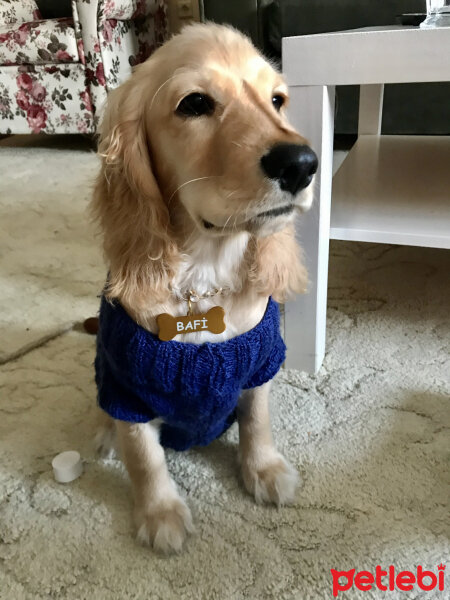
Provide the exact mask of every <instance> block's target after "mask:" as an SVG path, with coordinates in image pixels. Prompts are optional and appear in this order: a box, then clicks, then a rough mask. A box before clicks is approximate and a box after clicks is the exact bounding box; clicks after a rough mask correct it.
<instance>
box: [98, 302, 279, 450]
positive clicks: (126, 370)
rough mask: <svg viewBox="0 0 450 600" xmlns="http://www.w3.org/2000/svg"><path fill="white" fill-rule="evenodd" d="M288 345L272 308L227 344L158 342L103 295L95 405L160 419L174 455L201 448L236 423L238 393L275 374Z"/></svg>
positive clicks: (123, 415)
mask: <svg viewBox="0 0 450 600" xmlns="http://www.w3.org/2000/svg"><path fill="white" fill-rule="evenodd" d="M285 351H286V347H285V345H284V342H283V339H282V338H281V334H280V315H279V309H278V304H277V303H276V302H275V301H274V300H272V298H270V299H269V302H268V304H267V309H266V312H265V314H264V317H263V318H262V320H261V321H260V322H259V323H258V325H256V327H254V328H253V329H251V330H250V331H247V332H246V333H244V334H242V335H239V336H237V337H234V338H232V339H230V340H227V341H226V342H218V343H209V342H208V343H205V344H191V343H183V342H175V341H170V342H162V341H160V340H159V339H158V337H157V336H155V335H154V334H152V333H150V332H149V331H147V330H145V329H143V328H142V327H141V326H140V325H138V324H137V323H136V322H135V321H133V319H131V317H130V316H129V315H128V314H127V313H126V311H125V310H124V309H123V308H122V306H121V305H120V304H118V303H115V304H111V303H109V302H107V301H106V300H105V299H104V298H102V301H101V307H100V328H99V333H98V336H97V357H96V360H95V368H96V382H97V388H98V402H99V404H100V406H101V407H102V408H103V409H104V410H105V411H106V412H107V413H108V414H110V415H111V416H112V417H114V418H115V419H120V420H121V421H130V422H135V423H145V422H147V421H149V420H151V419H154V418H157V417H161V418H162V419H163V420H164V424H163V425H162V427H161V443H162V444H163V446H167V447H169V448H174V449H175V450H186V449H187V448H190V447H191V446H205V445H207V444H209V443H210V442H212V440H214V439H216V438H217V437H219V436H220V435H221V434H222V433H223V432H224V431H226V430H227V429H228V427H229V426H230V425H231V424H232V423H233V421H234V420H235V409H236V405H237V400H238V397H239V393H240V392H241V390H242V389H248V388H252V387H256V386H259V385H262V384H263V383H266V382H267V381H269V380H270V379H272V378H273V377H274V376H275V375H276V373H277V372H278V371H279V369H280V367H281V365H282V363H283V361H284V358H285Z"/></svg>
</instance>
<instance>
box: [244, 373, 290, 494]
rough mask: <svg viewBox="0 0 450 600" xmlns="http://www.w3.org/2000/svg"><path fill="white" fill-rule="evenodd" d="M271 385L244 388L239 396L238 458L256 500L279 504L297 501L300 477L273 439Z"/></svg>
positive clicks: (248, 488) (246, 484) (246, 482)
mask: <svg viewBox="0 0 450 600" xmlns="http://www.w3.org/2000/svg"><path fill="white" fill-rule="evenodd" d="M270 385H271V382H270V381H269V382H268V383H265V384H264V385H262V386H260V387H257V388H253V389H251V390H245V391H244V392H243V394H242V395H241V398H240V399H239V404H238V422H239V460H240V464H241V472H242V478H243V480H244V484H245V487H246V488H247V490H248V491H249V492H250V494H252V495H253V496H254V497H255V499H256V501H257V502H258V503H261V502H273V503H275V504H277V505H278V506H280V505H282V504H290V503H292V502H293V501H294V499H295V492H296V489H297V486H298V483H299V477H298V473H297V471H296V470H295V469H294V468H293V467H292V466H291V465H290V464H289V463H288V462H287V461H286V459H285V458H284V457H283V456H282V455H281V454H280V453H279V452H278V451H277V449H276V448H275V444H274V442H273V437H272V432H271V429H270V415H269V392H270Z"/></svg>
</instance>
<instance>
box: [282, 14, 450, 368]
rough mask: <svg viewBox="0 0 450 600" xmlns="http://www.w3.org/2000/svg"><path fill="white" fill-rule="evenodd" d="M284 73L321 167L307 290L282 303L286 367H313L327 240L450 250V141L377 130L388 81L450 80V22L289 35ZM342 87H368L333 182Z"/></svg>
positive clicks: (307, 245)
mask: <svg viewBox="0 0 450 600" xmlns="http://www.w3.org/2000/svg"><path fill="white" fill-rule="evenodd" d="M283 71H284V73H285V75H286V78H287V81H288V85H289V88H290V96H291V101H290V119H291V122H292V123H293V125H294V126H295V127H297V128H298V130H299V131H300V132H301V133H302V135H304V136H305V137H307V138H308V139H309V140H310V142H311V145H312V147H313V149H314V150H315V151H316V153H317V155H318V157H319V165H320V166H319V171H318V173H317V176H316V181H315V199H314V204H313V207H312V209H311V211H310V212H309V213H307V214H306V215H304V216H303V217H302V218H301V219H300V223H299V229H298V233H299V237H300V240H301V244H302V246H303V248H304V251H305V258H306V262H307V266H308V270H309V274H310V279H311V283H310V291H309V294H307V295H305V296H301V297H299V298H298V299H297V300H295V301H293V302H288V303H287V304H286V306H285V339H286V343H287V346H288V355H287V360H286V366H287V367H290V368H297V369H301V370H303V371H308V372H310V373H315V372H317V370H318V369H319V368H320V365H321V364H322V361H323V358H324V354H325V328H326V305H327V279H328V246H329V239H330V238H332V239H338V240H354V241H363V242H382V243H393V244H407V245H418V246H431V247H438V248H449V247H450V137H444V136H441V137H439V136H380V129H381V117H382V108H383V90H384V84H385V83H411V82H427V81H448V80H450V28H440V29H428V30H427V29H425V30H422V29H419V28H412V27H395V26H389V27H374V28H364V29H356V30H352V31H342V32H337V33H327V34H319V35H307V36H296V37H289V38H283ZM336 85H360V86H361V87H360V106H359V124H358V140H357V142H356V144H355V145H354V147H353V148H352V150H351V151H350V153H349V155H348V156H347V158H346V159H345V161H344V163H343V164H342V166H341V167H340V169H339V170H338V172H337V173H336V175H335V177H334V179H333V177H332V159H333V129H334V90H335V86H336ZM449 102H450V98H449ZM332 179H333V182H332ZM332 184H333V185H332ZM332 187H333V196H332ZM331 198H333V200H332V201H331Z"/></svg>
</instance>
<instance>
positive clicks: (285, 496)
mask: <svg viewBox="0 0 450 600" xmlns="http://www.w3.org/2000/svg"><path fill="white" fill-rule="evenodd" d="M241 472H242V478H243V480H244V485H245V487H246V488H247V491H248V492H249V493H250V494H252V496H254V497H255V500H256V502H258V504H262V503H263V502H268V503H273V504H276V505H277V506H282V505H284V504H292V503H293V502H294V500H295V494H296V491H297V488H298V486H299V484H300V477H299V475H298V473H297V471H296V469H294V467H292V466H291V465H290V464H289V463H288V462H287V460H286V459H285V458H284V457H283V455H282V454H280V453H279V452H277V451H276V450H275V449H271V451H270V452H268V453H267V452H264V453H254V454H252V455H248V456H246V457H241Z"/></svg>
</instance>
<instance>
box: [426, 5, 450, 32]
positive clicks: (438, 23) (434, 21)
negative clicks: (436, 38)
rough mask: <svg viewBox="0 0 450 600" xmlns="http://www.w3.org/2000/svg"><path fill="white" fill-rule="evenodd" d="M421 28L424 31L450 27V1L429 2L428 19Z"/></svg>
mask: <svg viewBox="0 0 450 600" xmlns="http://www.w3.org/2000/svg"><path fill="white" fill-rule="evenodd" d="M420 26H421V27H422V28H423V29H432V28H433V27H450V0H427V18H426V19H425V21H423V22H422V23H421V24H420Z"/></svg>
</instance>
